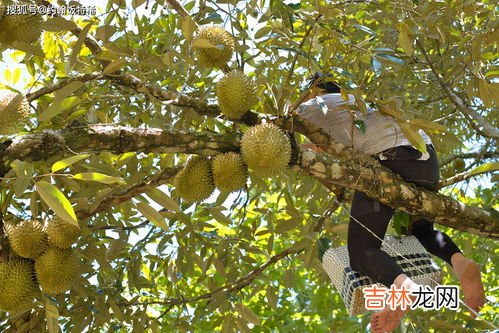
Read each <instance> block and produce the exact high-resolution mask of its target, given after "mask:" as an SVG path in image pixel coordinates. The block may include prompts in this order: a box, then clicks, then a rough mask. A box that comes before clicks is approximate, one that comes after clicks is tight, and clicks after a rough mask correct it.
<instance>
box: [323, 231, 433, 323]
mask: <svg viewBox="0 0 499 333" xmlns="http://www.w3.org/2000/svg"><path fill="white" fill-rule="evenodd" d="M381 249H382V250H383V251H385V252H386V253H388V254H389V255H390V256H391V257H392V258H393V259H395V261H396V262H397V264H399V266H400V267H401V268H402V270H403V271H404V272H405V274H407V276H409V277H410V278H411V279H412V280H414V282H416V283H418V284H421V285H428V286H430V287H432V288H434V287H435V286H436V285H438V284H439V283H440V282H441V280H442V271H441V270H440V268H439V267H438V266H437V264H436V263H435V262H434V261H433V259H432V258H431V257H430V255H429V254H428V252H426V250H425V248H424V247H423V246H422V245H421V244H420V243H419V241H418V240H417V239H416V237H414V236H405V237H394V236H386V237H385V239H384V241H383V245H382V246H381ZM322 267H323V268H324V270H325V271H326V273H327V274H328V275H329V278H330V279H331V281H332V283H333V285H334V286H335V288H336V290H338V292H339V293H340V296H341V298H342V300H343V302H344V303H345V306H346V307H347V309H348V312H349V314H350V316H355V315H358V314H362V313H364V312H365V311H366V309H365V307H364V294H363V293H362V289H363V288H364V287H366V286H370V285H372V284H374V281H373V280H371V279H370V278H369V277H367V276H365V275H362V274H361V273H359V272H356V271H354V270H352V269H351V268H350V260H349V257H348V250H347V247H346V246H342V247H338V248H330V249H328V250H327V251H326V252H325V253H324V257H323V259H322ZM378 285H379V286H383V285H382V284H379V283H378ZM387 287H390V286H387Z"/></svg>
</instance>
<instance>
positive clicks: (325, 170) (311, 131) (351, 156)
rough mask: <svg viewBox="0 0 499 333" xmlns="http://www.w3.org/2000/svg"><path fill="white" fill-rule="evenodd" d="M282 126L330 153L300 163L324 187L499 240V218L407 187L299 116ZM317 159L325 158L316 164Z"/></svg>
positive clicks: (371, 160)
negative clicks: (356, 193) (358, 194)
mask: <svg viewBox="0 0 499 333" xmlns="http://www.w3.org/2000/svg"><path fill="white" fill-rule="evenodd" d="M279 123H280V124H281V126H283V127H285V128H286V129H288V130H294V131H296V132H298V133H300V134H303V135H305V136H307V137H308V138H309V139H310V140H311V141H312V142H313V143H315V144H317V145H319V146H320V148H322V149H323V150H325V151H326V152H327V153H328V154H327V155H328V156H329V157H328V158H326V157H327V155H325V154H316V153H314V152H312V151H308V150H307V152H306V155H304V156H303V155H302V161H301V162H300V163H299V165H300V166H301V169H302V170H303V171H304V172H305V173H307V174H309V175H311V176H313V177H314V178H316V179H318V180H319V181H320V182H321V183H323V184H329V183H333V184H335V185H338V186H344V187H348V188H351V189H355V190H359V191H361V192H364V193H366V194H367V195H368V196H369V197H371V198H376V199H379V200H380V201H381V202H382V203H384V204H386V205H388V206H390V207H393V208H395V209H400V210H403V211H406V212H408V213H410V214H412V215H417V216H421V217H425V218H427V219H429V220H432V221H434V222H436V223H439V224H442V225H446V226H449V227H451V228H455V229H459V230H463V231H468V232H470V233H474V234H478V235H482V236H487V237H493V238H499V225H498V218H497V215H495V214H494V215H492V214H491V213H490V212H487V211H484V210H481V209H479V208H476V207H469V206H466V205H464V204H463V203H461V202H459V201H456V200H453V199H451V198H448V197H446V196H443V195H440V194H437V193H434V192H429V191H426V190H424V189H422V188H417V187H415V186H414V184H411V183H406V182H405V181H403V180H402V179H401V178H400V176H399V175H397V174H395V173H393V172H392V171H391V170H389V169H387V168H385V167H384V166H382V165H381V164H380V163H378V162H377V161H376V160H374V159H373V158H372V157H370V156H368V155H366V154H363V153H361V152H358V151H355V150H354V149H352V148H350V147H346V146H344V145H342V144H341V143H338V142H335V141H334V140H332V139H331V138H329V136H328V135H327V134H325V133H324V132H323V131H322V130H321V129H320V128H318V127H317V126H315V125H314V124H312V123H310V122H309V121H307V120H305V119H302V118H300V117H298V116H293V117H290V118H288V119H281V120H279ZM310 154H312V155H313V156H312V157H310ZM307 156H308V157H307ZM315 156H324V157H321V158H320V161H315ZM316 167H317V168H319V169H318V170H316ZM414 203H417V204H414Z"/></svg>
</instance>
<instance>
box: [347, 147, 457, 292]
mask: <svg viewBox="0 0 499 333" xmlns="http://www.w3.org/2000/svg"><path fill="white" fill-rule="evenodd" d="M427 149H428V153H429V154H430V158H429V159H428V160H426V161H422V160H418V158H419V157H421V152H419V151H418V150H417V149H415V148H413V147H412V146H400V147H395V148H392V149H389V150H388V151H385V152H383V155H384V156H386V157H387V160H382V161H380V162H381V164H383V165H384V166H385V167H387V168H389V169H391V170H392V171H394V172H396V173H398V174H399V175H400V176H401V177H402V178H403V179H404V180H405V181H408V182H411V183H414V184H416V185H417V186H421V187H424V188H426V189H428V190H435V186H436V185H437V183H438V179H439V175H438V160H437V156H436V154H435V150H434V149H433V146H431V145H428V146H427ZM393 213H394V210H393V208H391V207H388V206H386V205H384V204H382V203H380V202H379V201H378V200H375V199H371V198H369V197H368V196H367V195H365V194H364V193H362V192H358V191H356V192H355V194H354V198H353V201H352V208H351V213H350V214H351V216H352V218H351V219H350V223H349V226H348V254H349V256H350V265H351V267H352V269H354V270H356V271H359V272H362V273H363V274H365V275H367V276H369V277H370V278H371V279H373V280H375V281H376V282H381V283H383V284H384V285H386V286H390V285H392V284H393V281H394V279H395V278H396V277H397V276H398V275H399V274H402V273H403V271H402V269H401V268H400V267H399V266H398V265H397V264H396V263H395V261H394V260H393V259H392V258H391V257H390V256H389V255H388V254H387V253H386V252H384V251H381V250H380V247H381V241H380V240H379V239H378V238H376V237H375V236H374V235H373V234H371V233H370V232H369V231H368V230H366V229H365V228H364V227H362V226H361V225H360V224H359V223H358V222H356V221H355V220H354V219H357V220H358V221H360V222H361V223H362V224H363V225H365V226H366V227H367V228H369V229H370V230H371V231H372V232H373V233H374V234H376V236H378V237H379V238H380V239H383V237H384V236H385V233H386V229H387V227H388V223H389V222H390V219H391V218H392V216H393ZM412 233H413V235H414V236H416V237H417V239H418V240H419V242H420V243H421V244H422V245H423V246H424V247H425V248H426V250H427V251H428V252H430V253H432V254H434V255H436V256H438V257H440V258H442V259H443V260H445V261H447V262H448V263H449V264H450V258H451V257H452V255H453V254H455V253H456V252H460V251H459V248H458V247H457V246H456V244H455V243H454V242H453V241H452V240H451V239H450V238H449V236H447V235H446V234H444V233H442V232H440V231H437V230H434V228H433V223H432V222H430V221H428V220H424V219H422V220H418V221H415V222H414V223H413V226H412Z"/></svg>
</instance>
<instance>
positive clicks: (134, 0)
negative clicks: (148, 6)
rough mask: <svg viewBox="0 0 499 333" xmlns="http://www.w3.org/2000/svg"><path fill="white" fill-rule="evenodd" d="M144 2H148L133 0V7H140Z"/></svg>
mask: <svg viewBox="0 0 499 333" xmlns="http://www.w3.org/2000/svg"><path fill="white" fill-rule="evenodd" d="M144 2H146V0H132V8H133V9H135V8H138V7H140V6H142V4H144Z"/></svg>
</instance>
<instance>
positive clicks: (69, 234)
mask: <svg viewBox="0 0 499 333" xmlns="http://www.w3.org/2000/svg"><path fill="white" fill-rule="evenodd" d="M47 235H48V240H49V244H50V245H52V246H55V247H58V248H61V249H67V248H70V247H71V246H72V245H73V244H74V243H75V242H76V241H77V240H78V237H79V236H80V229H79V228H78V227H76V226H74V225H72V224H70V223H68V222H66V221H64V220H63V219H61V218H59V217H55V218H53V219H52V220H50V221H48V223H47Z"/></svg>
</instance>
